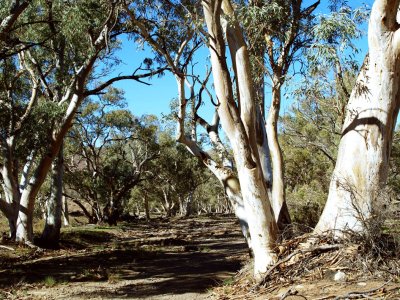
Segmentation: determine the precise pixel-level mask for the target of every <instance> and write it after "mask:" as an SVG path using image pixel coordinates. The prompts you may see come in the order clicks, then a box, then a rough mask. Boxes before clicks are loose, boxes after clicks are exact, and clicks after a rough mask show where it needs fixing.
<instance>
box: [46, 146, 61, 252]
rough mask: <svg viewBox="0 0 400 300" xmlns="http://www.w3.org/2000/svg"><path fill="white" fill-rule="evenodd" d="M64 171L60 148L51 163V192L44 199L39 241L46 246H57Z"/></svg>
mask: <svg viewBox="0 0 400 300" xmlns="http://www.w3.org/2000/svg"><path fill="white" fill-rule="evenodd" d="M63 173H64V154H63V148H62V146H61V149H60V151H59V153H58V155H57V157H56V158H55V159H54V161H53V164H52V176H51V193H50V198H49V199H48V200H47V201H46V204H47V205H46V206H47V207H46V212H47V213H46V223H45V226H44V230H43V232H42V236H41V242H42V243H43V244H44V245H46V247H57V246H58V242H59V239H60V229H61V215H62V198H63V195H62V192H63V187H62V186H63V175H64V174H63Z"/></svg>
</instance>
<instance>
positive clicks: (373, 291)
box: [334, 280, 392, 300]
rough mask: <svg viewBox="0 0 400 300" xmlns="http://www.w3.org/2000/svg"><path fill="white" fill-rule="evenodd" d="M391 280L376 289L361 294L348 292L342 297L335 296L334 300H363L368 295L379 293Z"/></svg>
mask: <svg viewBox="0 0 400 300" xmlns="http://www.w3.org/2000/svg"><path fill="white" fill-rule="evenodd" d="M391 281H392V280H389V281H387V282H385V283H384V284H382V285H381V286H379V287H377V288H373V289H370V290H368V291H362V292H358V291H352V292H348V293H347V294H345V295H342V296H336V297H335V299H334V300H339V299H351V298H355V297H359V296H362V297H363V298H368V295H370V294H373V293H375V292H376V291H379V290H380V289H382V288H383V287H384V286H385V285H387V284H389V283H390V282H391Z"/></svg>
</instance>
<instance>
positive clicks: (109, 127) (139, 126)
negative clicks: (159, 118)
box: [65, 90, 158, 222]
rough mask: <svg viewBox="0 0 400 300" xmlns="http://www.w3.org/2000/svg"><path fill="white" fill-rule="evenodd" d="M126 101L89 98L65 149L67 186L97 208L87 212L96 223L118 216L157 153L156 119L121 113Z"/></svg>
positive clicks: (116, 95)
mask: <svg viewBox="0 0 400 300" xmlns="http://www.w3.org/2000/svg"><path fill="white" fill-rule="evenodd" d="M121 102H123V101H122V98H121V95H120V94H119V93H116V92H115V91H114V90H112V91H111V95H110V94H106V95H104V96H103V97H101V98H100V99H99V100H98V101H94V100H90V99H89V100H88V101H87V103H86V105H85V106H84V107H83V108H82V113H81V114H80V115H79V117H78V118H77V121H76V124H75V126H74V128H73V129H72V130H71V132H70V134H69V139H68V144H67V145H66V156H67V159H66V161H70V163H67V173H66V176H65V182H66V184H67V187H68V189H69V190H70V193H71V196H72V197H74V198H76V200H78V201H84V202H85V203H86V205H89V206H90V207H91V210H93V214H90V213H89V211H88V212H87V213H89V215H88V217H89V219H90V221H91V222H99V221H110V218H111V217H112V218H114V217H115V218H118V216H119V215H120V214H121V213H122V211H123V209H124V206H125V203H126V202H127V201H128V200H129V197H130V191H131V190H132V188H133V187H134V186H135V185H136V184H138V183H139V182H140V181H141V180H143V179H144V178H142V177H143V175H144V173H146V172H147V171H146V170H147V164H148V163H149V161H150V160H151V159H153V157H154V155H155V154H156V153H157V151H158V146H157V144H156V137H155V132H154V129H153V127H154V125H152V124H151V123H150V124H147V123H146V122H148V120H151V118H150V117H148V118H147V119H146V118H143V120H139V119H137V118H135V117H134V116H133V115H132V114H131V113H130V112H129V111H127V110H124V109H118V108H119V107H122V106H123V104H122V103H121ZM115 108H117V109H115ZM69 158H70V159H69ZM106 219H107V220H106Z"/></svg>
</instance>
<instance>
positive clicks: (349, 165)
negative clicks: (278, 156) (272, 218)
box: [315, 0, 400, 235]
mask: <svg viewBox="0 0 400 300" xmlns="http://www.w3.org/2000/svg"><path fill="white" fill-rule="evenodd" d="M398 6H399V1H398V0H397V1H383V0H379V1H375V3H374V5H373V7H372V11H371V17H370V22H369V28H368V42H369V58H367V59H366V61H365V62H364V65H363V67H362V69H361V72H360V74H359V76H358V79H357V82H356V85H355V87H354V89H353V91H352V93H351V97H350V100H349V103H348V106H347V112H346V119H345V122H344V124H343V130H342V138H341V141H340V144H339V152H338V158H337V162H336V167H335V170H334V173H333V176H332V180H331V184H330V189H329V196H328V201H327V203H326V206H325V208H324V211H323V213H322V216H321V218H320V220H319V222H318V224H317V226H316V228H315V232H316V233H323V232H325V231H334V233H335V234H336V235H343V233H344V232H345V231H347V230H352V231H356V232H360V231H364V230H365V229H366V228H365V225H366V222H368V221H369V220H370V218H371V217H373V215H374V212H377V213H379V207H378V203H377V200H378V198H379V194H380V192H381V189H382V187H383V186H384V184H385V183H386V179H387V173H388V163H389V156H390V149H391V144H392V137H393V130H394V127H395V124H396V119H397V114H398V110H399V104H400V90H399V84H400V51H399V49H400V47H399V43H400V40H399V38H400V32H399V29H397V28H398V25H397V23H396V13H397V10H398Z"/></svg>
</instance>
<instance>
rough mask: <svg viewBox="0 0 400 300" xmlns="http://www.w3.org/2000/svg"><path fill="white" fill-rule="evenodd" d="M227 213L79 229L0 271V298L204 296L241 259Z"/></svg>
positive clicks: (239, 245)
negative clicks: (57, 246)
mask: <svg viewBox="0 0 400 300" xmlns="http://www.w3.org/2000/svg"><path fill="white" fill-rule="evenodd" d="M238 228H239V227H238V225H237V224H236V223H235V221H234V219H232V218H231V217H221V216H218V217H213V218H199V219H181V220H174V221H171V222H161V221H159V222H155V221H154V222H152V223H143V222H142V223H136V224H131V225H129V226H123V227H119V228H115V229H110V228H104V227H103V228H101V227H88V226H86V227H84V228H75V229H72V230H68V231H67V232H65V233H64V235H63V238H64V240H63V243H62V245H63V248H64V249H62V250H58V251H46V253H44V254H40V255H36V256H39V257H38V258H33V259H32V258H31V259H29V260H27V261H22V259H20V261H19V262H12V263H11V262H10V263H8V264H5V265H3V267H2V268H1V270H0V287H1V288H3V292H2V294H0V295H2V296H3V298H18V299H21V298H25V299H119V298H126V299H206V298H208V299H210V298H212V295H211V294H210V292H209V290H210V289H211V288H212V287H214V286H215V285H217V284H221V282H223V281H229V280H230V278H231V277H232V276H233V275H234V273H235V272H236V271H237V270H239V268H240V267H241V263H242V262H243V261H244V259H246V254H247V251H246V246H245V244H244V241H243V239H242V238H241V235H240V232H239V230H238Z"/></svg>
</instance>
